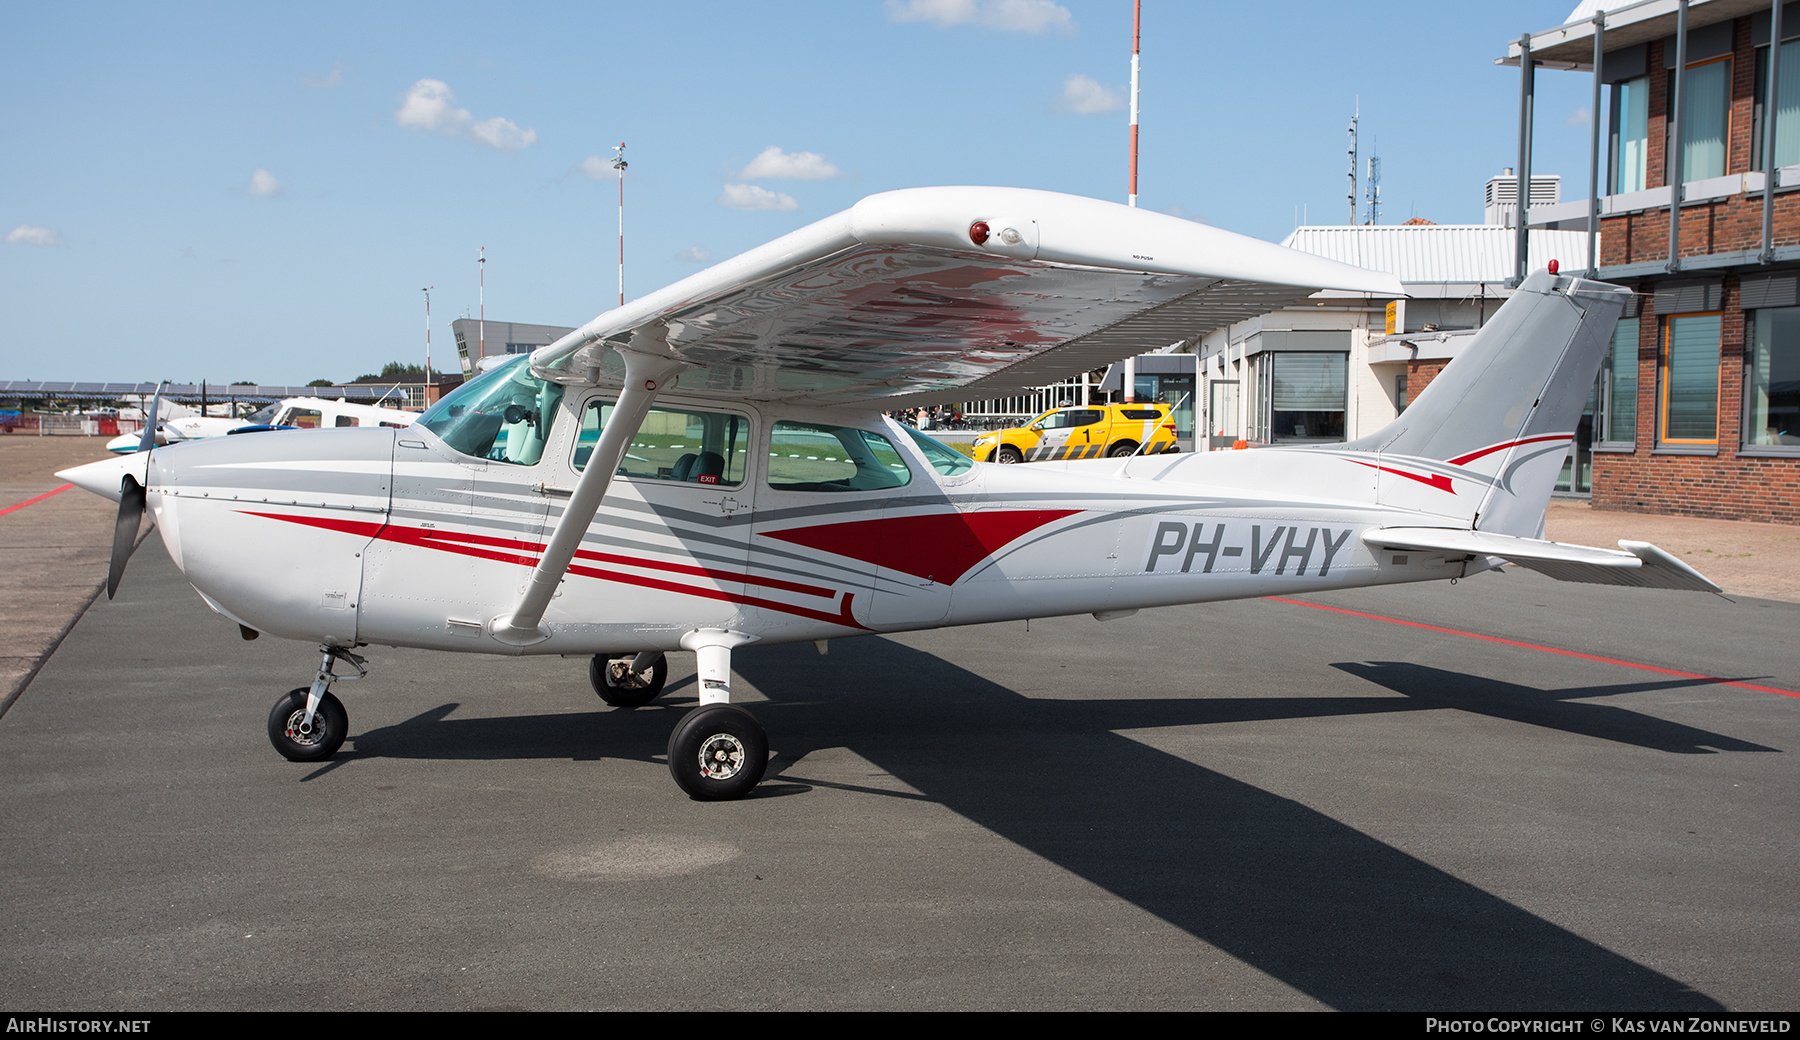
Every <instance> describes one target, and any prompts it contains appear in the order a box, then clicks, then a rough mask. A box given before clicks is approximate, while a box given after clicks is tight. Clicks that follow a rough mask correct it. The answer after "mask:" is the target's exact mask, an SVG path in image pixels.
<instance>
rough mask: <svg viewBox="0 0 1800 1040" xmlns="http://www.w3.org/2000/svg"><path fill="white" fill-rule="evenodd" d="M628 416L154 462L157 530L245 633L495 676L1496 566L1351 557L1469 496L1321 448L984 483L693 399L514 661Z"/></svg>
mask: <svg viewBox="0 0 1800 1040" xmlns="http://www.w3.org/2000/svg"><path fill="white" fill-rule="evenodd" d="M613 396H615V395H614V394H613V393H610V392H608V391H606V390H591V389H590V390H580V389H571V390H570V391H569V392H568V394H567V395H566V396H565V397H564V398H563V399H562V400H561V401H560V402H559V404H558V406H557V407H556V409H555V421H554V423H552V424H549V425H548V427H547V429H546V430H545V433H544V436H543V438H542V443H541V445H539V446H538V447H537V448H536V449H534V452H541V454H538V455H537V457H536V458H535V459H530V460H529V461H526V460H525V459H521V458H517V457H515V458H514V459H513V460H511V461H509V460H508V459H507V457H506V456H507V453H508V449H507V448H506V447H505V445H506V443H507V439H508V436H509V435H510V434H509V428H508V426H506V425H503V427H502V430H501V432H500V434H499V435H498V436H496V437H495V439H494V442H493V443H494V444H495V445H496V446H495V447H492V448H490V449H489V450H488V451H486V452H485V454H486V455H487V456H490V457H477V456H475V455H471V454H465V453H464V452H463V451H459V450H457V447H456V446H453V444H452V441H455V440H457V436H456V435H453V436H452V437H451V439H450V440H446V439H445V438H443V437H440V436H438V435H437V434H436V433H435V432H433V430H432V429H431V428H430V427H429V426H427V425H424V424H421V425H418V426H414V427H411V428H408V429H403V430H393V429H367V428H363V429H344V430H325V431H320V432H318V433H315V434H308V435H305V436H295V435H268V436H264V435H257V436H251V437H231V438H217V439H214V440H210V441H201V442H196V443H192V444H182V445H176V446H173V447H171V448H167V449H158V450H157V451H156V452H155V454H154V455H153V457H152V459H151V460H150V464H151V467H152V471H151V472H150V474H149V488H150V491H149V506H150V509H151V511H152V514H153V515H154V517H155V520H156V523H157V525H158V527H159V529H160V531H161V534H162V538H163V542H164V544H165V546H166V547H167V549H168V551H169V553H170V556H171V557H172V558H173V559H174V560H175V561H176V563H177V564H178V565H179V566H180V568H181V570H182V571H183V573H184V574H185V575H186V577H187V579H188V580H189V581H190V582H191V583H192V584H193V585H194V587H195V588H196V589H197V590H198V591H199V592H200V593H201V595H202V596H204V597H205V599H206V601H207V602H208V603H209V604H210V605H212V606H213V607H214V609H216V610H218V611H219V612H220V613H222V614H225V615H226V616H228V617H230V618H231V619H233V620H236V621H238V622H239V623H241V624H243V625H245V626H248V627H249V628H251V629H255V630H257V631H262V632H269V633H271V634H275V635H280V636H285V637H290V638H295V639H305V640H312V641H316V642H324V643H333V644H339V645H352V644H356V643H373V644H381V645H396V646H412V647H429V648H436V649H444V650H461V651H470V652H490V653H520V652H529V653H565V654H568V653H584V654H585V653H611V652H624V651H638V650H672V649H676V648H677V647H678V646H679V641H680V639H681V637H682V635H683V634H684V633H686V632H689V631H691V630H693V629H696V628H714V629H727V630H731V631H736V632H742V633H745V634H747V635H752V636H754V637H756V638H757V639H759V640H761V641H766V642H791V641H797V640H809V639H825V638H832V637H838V636H845V635H851V634H856V633H862V632H870V631H874V632H891V631H901V630H907V629H918V628H930V627H938V626H943V625H962V624H972V623H980V622H991V621H1001V620H1008V619H1019V618H1031V617H1046V616H1055V615H1065V614H1076V613H1086V612H1094V613H1100V614H1106V613H1111V612H1118V611H1129V610H1133V609H1138V608H1145V607H1156V606H1165V605H1171V604H1178V603H1194V602H1202V601H1209V600H1225V599H1236V598H1243V597H1250V596H1260V595H1266V594H1270V593H1277V592H1280V593H1300V592H1308V591H1316V590H1320V589H1331V588H1342V587H1352V586H1361V585H1370V584H1382V583H1391V582H1406V581H1421V580H1430V579H1437V578H1445V577H1455V576H1458V575H1461V574H1463V573H1467V572H1469V571H1471V570H1474V569H1480V568H1481V567H1484V566H1486V563H1485V561H1483V560H1476V561H1470V560H1469V559H1468V558H1467V557H1463V556H1446V555H1423V554H1417V553H1414V554H1400V555H1396V554H1392V553H1382V552H1378V551H1376V550H1372V549H1371V548H1369V547H1367V546H1365V545H1364V544H1363V542H1362V540H1361V538H1360V535H1361V533H1362V532H1363V531H1365V530H1367V529H1369V528H1372V527H1379V526H1391V525H1396V524H1409V525H1419V524H1427V525H1433V526H1456V525H1457V524H1458V523H1459V522H1460V523H1463V524H1464V525H1465V526H1466V521H1459V520H1458V519H1457V518H1458V516H1459V515H1460V516H1464V517H1466V516H1467V515H1468V514H1469V513H1470V512H1472V509H1473V507H1474V503H1477V502H1478V501H1479V495H1480V494H1483V493H1485V492H1486V491H1487V488H1486V487H1483V486H1481V483H1480V482H1479V481H1463V482H1462V483H1463V484H1464V485H1465V486H1464V487H1463V488H1461V489H1459V488H1457V487H1456V486H1455V483H1453V482H1452V481H1450V480H1448V479H1444V480H1443V486H1441V487H1434V486H1430V484H1429V482H1426V481H1421V480H1420V479H1419V478H1418V477H1416V476H1415V477H1413V478H1411V479H1410V480H1400V479H1397V478H1393V477H1390V476H1388V475H1387V474H1385V473H1384V472H1383V470H1382V469H1381V468H1378V467H1376V466H1374V465H1372V464H1370V463H1369V462H1368V461H1366V460H1361V459H1357V458H1352V457H1347V455H1346V453H1341V452H1340V453H1322V452H1312V451H1282V450H1259V451H1248V452H1219V453H1210V454H1203V455H1178V456H1157V457H1150V458H1135V459H1129V460H1126V459H1115V460H1095V461H1092V462H1079V463H1065V464H1037V465H1028V466H997V465H989V464H973V463H969V462H967V461H966V460H961V459H960V458H954V459H946V458H945V455H946V454H951V453H949V451H948V449H946V448H944V447H943V446H942V445H937V446H936V449H935V451H934V450H932V445H930V444H924V443H921V442H920V441H918V440H917V439H916V437H917V435H915V434H911V433H910V432H908V431H906V430H905V429H904V428H902V427H900V426H899V425H898V424H895V423H892V422H890V421H889V420H886V419H885V418H882V417H880V416H879V415H870V414H866V413H858V414H846V413H843V412H840V411H827V410H806V409H796V408H792V407H783V408H770V407H767V406H761V405H758V404H755V403H738V402H732V403H729V404H724V403H721V402H720V401H719V400H717V399H709V398H701V397H692V398H690V397H684V396H683V395H681V394H680V393H678V392H677V393H673V394H667V395H664V396H663V397H662V398H659V400H658V401H657V405H656V408H657V410H656V411H655V412H653V413H652V415H651V418H650V420H648V421H647V422H646V424H645V426H644V429H643V430H642V431H640V433H639V435H638V441H637V442H635V443H634V445H633V448H632V449H631V450H629V451H628V452H627V456H626V461H625V463H624V465H623V466H622V467H621V469H620V473H619V475H618V476H616V477H615V478H614V480H613V481H612V484H611V487H610V488H609V490H608V491H607V493H606V496H605V499H604V501H603V503H602V505H601V508H600V510H599V512H598V514H597V515H596V517H595V519H594V521H593V523H592V524H591V525H589V528H588V530H587V532H586V535H585V537H584V539H583V541H582V543H581V546H580V549H579V550H578V552H577V553H576V556H575V559H574V561H573V564H572V566H571V567H570V569H569V572H568V573H567V575H566V576H565V577H564V578H563V581H562V583H561V586H560V589H559V591H558V593H557V594H556V596H555V598H554V599H553V600H552V601H551V603H550V606H549V608H548V610H547V611H546V613H545V615H544V622H545V624H546V627H547V628H548V630H549V632H550V633H551V635H550V638H548V639H547V640H544V641H542V642H538V643H536V644H534V645H531V646H529V647H524V648H521V647H519V646H516V645H512V644H509V643H506V642H502V641H500V640H498V639H496V638H494V635H493V630H492V622H493V620H494V619H495V618H496V617H497V616H500V615H502V614H504V613H505V612H506V611H508V610H509V609H511V608H512V606H513V604H514V603H515V602H516V601H517V600H518V598H519V596H520V593H521V590H522V589H523V588H524V585H525V583H526V580H527V578H528V577H529V576H530V573H531V571H532V568H533V567H534V566H535V565H536V563H537V561H538V558H539V556H540V555H541V553H542V551H543V547H544V544H545V542H546V541H547V539H548V538H549V535H550V532H551V531H552V530H553V529H554V528H555V526H556V524H557V522H558V520H559V519H560V516H561V513H562V509H563V505H564V503H566V502H567V501H568V495H569V492H570V489H571V488H572V487H573V486H574V484H575V482H576V481H577V480H578V479H579V476H580V473H579V470H578V468H577V464H578V462H579V461H580V460H582V459H583V458H584V456H583V455H582V451H583V449H584V448H586V449H589V450H591V445H592V440H593V436H592V435H593V431H592V429H591V426H592V422H590V423H589V424H588V426H584V425H583V416H584V415H585V416H595V415H600V414H603V413H602V412H601V411H599V410H598V409H600V408H603V407H604V406H605V404H606V402H608V401H610V400H611V399H612V397H613ZM500 421H501V420H499V419H496V422H500ZM595 421H597V420H595ZM521 425H528V424H521ZM709 430H728V431H729V441H728V442H727V441H723V440H720V439H719V437H721V436H724V434H714V433H709V432H708V431H709ZM511 432H516V430H513V431H511ZM526 432H527V433H529V432H531V431H530V430H529V428H527V429H526ZM709 437H711V438H712V440H711V441H708V438H709ZM690 442H691V443H690ZM846 445H848V446H849V447H850V448H851V449H852V450H850V451H844V450H843V449H844V447H845V446H846ZM884 445H885V448H884V447H883V446H884ZM465 446H466V445H465ZM714 449H717V450H714ZM871 450H872V452H873V454H869V455H868V456H867V458H862V459H861V461H860V463H859V462H858V460H857V459H853V458H851V456H854V455H858V454H859V453H868V452H870V451H871ZM840 454H841V455H843V456H844V457H842V458H840V457H839V455H840ZM708 455H715V456H718V457H719V458H720V459H721V464H720V465H718V466H716V467H715V469H716V472H712V473H706V472H701V471H700V470H698V469H696V470H694V471H692V472H683V471H682V463H681V457H682V456H692V457H693V458H695V459H699V460H701V464H703V462H704V459H705V458H706V457H707V456H708ZM671 460H674V461H673V462H671ZM121 461H123V460H121ZM1389 461H1390V462H1391V461H1392V460H1389ZM859 464H861V465H862V468H861V469H860V470H852V469H850V468H848V467H851V466H854V465H859ZM833 466H837V467H843V468H842V469H841V472H838V471H834V470H832V468H831V467H833ZM1388 468H1390V469H1391V468H1392V467H1391V466H1390V467H1388ZM871 474H873V475H872V476H871ZM815 478H817V479H815ZM1384 480H1385V481H1386V483H1385V484H1384V483H1383V481H1384ZM874 485H881V486H874ZM1421 485H1423V486H1421ZM1434 496H1435V497H1436V498H1440V499H1442V501H1441V502H1437V503H1434V502H1433V501H1432V498H1433V497H1434ZM1471 496H1475V497H1473V498H1472V497H1471Z"/></svg>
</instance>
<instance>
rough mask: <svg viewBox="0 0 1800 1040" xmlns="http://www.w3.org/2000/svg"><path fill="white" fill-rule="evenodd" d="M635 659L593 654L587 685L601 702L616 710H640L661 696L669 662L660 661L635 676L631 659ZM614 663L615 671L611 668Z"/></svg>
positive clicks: (667, 678) (663, 658)
mask: <svg viewBox="0 0 1800 1040" xmlns="http://www.w3.org/2000/svg"><path fill="white" fill-rule="evenodd" d="M636 656H637V655H636V654H631V655H629V656H625V657H608V656H606V655H605V654H595V655H594V659H593V660H591V661H589V662H588V682H589V683H590V684H591V685H592V686H593V687H594V692H595V693H597V694H599V695H600V699H601V700H603V701H605V702H606V703H608V704H610V705H612V706H613V707H615V708H641V707H643V706H644V705H646V704H649V703H650V702H651V701H653V700H655V699H656V695H657V694H659V693H661V692H662V689H663V684H664V683H666V682H668V681H669V659H668V658H667V657H659V658H657V659H656V663H655V664H653V665H651V666H650V669H649V670H648V671H643V672H634V671H632V670H631V659H632V658H633V657H636ZM615 663H617V664H618V667H617V668H614V667H613V665H614V664H615Z"/></svg>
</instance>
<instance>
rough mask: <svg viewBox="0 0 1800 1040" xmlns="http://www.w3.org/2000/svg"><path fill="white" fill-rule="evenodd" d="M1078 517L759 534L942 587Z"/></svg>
mask: <svg viewBox="0 0 1800 1040" xmlns="http://www.w3.org/2000/svg"><path fill="white" fill-rule="evenodd" d="M1079 512H1081V510H1079V509H1010V510H995V511H992V512H975V513H963V512H950V513H927V514H925V515H923V516H884V517H881V518H880V519H877V520H851V521H849V522H847V523H841V524H815V525H813V526H811V527H790V528H788V529H787V530H785V531H758V532H757V533H758V534H761V535H766V536H767V537H770V538H775V539H779V540H780V541H784V542H792V543H793V544H795V545H804V546H806V547H807V548H809V549H818V550H821V551H823V552H828V553H831V554H833V555H834V556H847V557H849V558H850V559H852V560H861V561H862V562H864V563H870V564H874V565H875V566H876V567H878V568H881V569H884V570H891V571H899V572H900V573H902V574H910V575H912V576H913V577H915V578H924V579H926V580H927V581H934V582H937V583H938V584H940V585H954V584H955V583H956V580H957V579H958V578H960V577H962V576H963V575H964V574H967V573H968V572H969V569H970V568H972V567H974V566H975V565H976V564H978V563H980V562H981V561H982V560H985V559H987V558H988V557H990V556H992V555H993V554H994V552H995V551H996V550H998V549H1002V548H1004V547H1005V546H1007V545H1009V544H1011V543H1012V542H1013V541H1014V540H1015V539H1017V538H1019V537H1021V536H1023V535H1026V534H1029V533H1030V532H1032V531H1035V530H1037V529H1038V528H1040V527H1042V526H1044V525H1045V524H1048V523H1052V522H1054V521H1057V520H1061V519H1062V518H1063V517H1065V516H1073V515H1075V514H1076V513H1079Z"/></svg>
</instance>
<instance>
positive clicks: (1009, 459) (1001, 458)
mask: <svg viewBox="0 0 1800 1040" xmlns="http://www.w3.org/2000/svg"><path fill="white" fill-rule="evenodd" d="M994 461H995V462H998V463H999V464H1000V465H1002V466H1010V465H1012V464H1013V463H1015V462H1024V461H1025V456H1023V455H1021V454H1019V449H1017V448H1013V447H1008V446H1006V445H1001V447H1000V450H999V451H996V452H995V453H994Z"/></svg>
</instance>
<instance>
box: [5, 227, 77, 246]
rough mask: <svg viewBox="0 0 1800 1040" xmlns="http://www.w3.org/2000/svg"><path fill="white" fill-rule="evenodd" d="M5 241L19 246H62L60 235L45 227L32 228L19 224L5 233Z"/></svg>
mask: <svg viewBox="0 0 1800 1040" xmlns="http://www.w3.org/2000/svg"><path fill="white" fill-rule="evenodd" d="M6 240H7V241H8V242H11V243H12V244H14V245H20V246H60V245H62V244H63V237H62V233H61V232H58V231H53V230H51V229H50V228H47V227H32V226H31V225H30V224H20V225H19V226H18V227H16V228H13V229H12V230H11V231H8V232H7V233H6Z"/></svg>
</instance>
